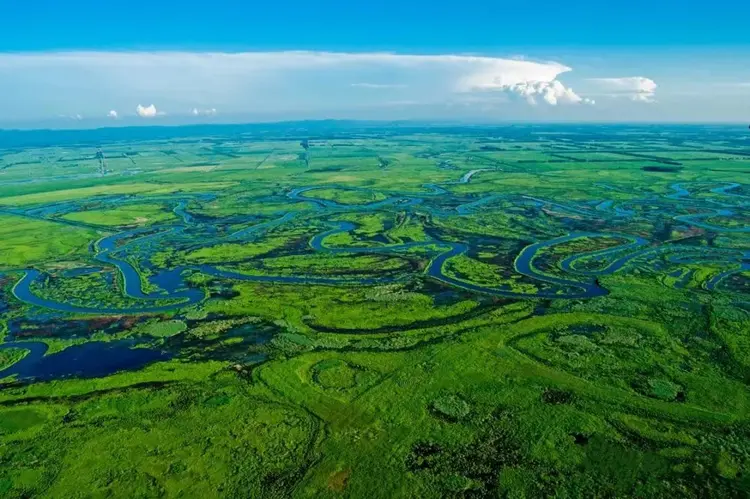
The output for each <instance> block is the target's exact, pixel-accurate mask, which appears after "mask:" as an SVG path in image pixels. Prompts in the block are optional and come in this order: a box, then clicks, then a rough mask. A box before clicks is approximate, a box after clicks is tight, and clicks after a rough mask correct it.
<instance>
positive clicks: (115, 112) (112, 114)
mask: <svg viewBox="0 0 750 499" xmlns="http://www.w3.org/2000/svg"><path fill="white" fill-rule="evenodd" d="M117 117H118V114H117V111H115V110H114V109H113V110H111V111H110V112H108V113H107V118H112V119H113V120H116V119H117Z"/></svg>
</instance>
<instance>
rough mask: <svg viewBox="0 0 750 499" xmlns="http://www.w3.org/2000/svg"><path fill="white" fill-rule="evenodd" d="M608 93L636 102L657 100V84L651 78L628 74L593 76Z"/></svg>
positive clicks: (593, 79)
mask: <svg viewBox="0 0 750 499" xmlns="http://www.w3.org/2000/svg"><path fill="white" fill-rule="evenodd" d="M589 81H591V82H594V83H595V84H596V85H597V86H599V87H600V88H601V89H602V91H604V92H607V95H610V96H614V97H627V98H629V99H630V100H632V101H634V102H648V103H651V102H656V100H655V95H656V88H657V86H658V85H657V84H656V82H655V81H654V80H652V79H651V78H646V77H643V76H628V77H624V78H591V79H590V80H589Z"/></svg>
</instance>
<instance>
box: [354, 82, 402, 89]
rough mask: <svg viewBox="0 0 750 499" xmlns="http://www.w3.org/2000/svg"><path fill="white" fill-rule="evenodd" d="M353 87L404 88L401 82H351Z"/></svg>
mask: <svg viewBox="0 0 750 499" xmlns="http://www.w3.org/2000/svg"><path fill="white" fill-rule="evenodd" d="M351 86H352V87H354V88H371V89H375V90H378V89H388V88H406V85H404V84H402V83H352V84H351Z"/></svg>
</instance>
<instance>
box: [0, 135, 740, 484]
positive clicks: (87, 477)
mask: <svg viewBox="0 0 750 499" xmlns="http://www.w3.org/2000/svg"><path fill="white" fill-rule="evenodd" d="M327 126H329V125H326V124H318V125H315V124H307V125H304V126H303V125H300V126H295V127H284V126H281V125H268V126H267V127H260V128H253V127H248V128H243V127H237V128H232V129H231V131H226V130H224V129H222V128H221V127H217V128H216V131H215V132H212V133H211V135H208V136H202V137H201V136H195V137H194V136H190V134H189V133H187V132H186V131H182V129H179V128H177V129H174V130H172V131H168V130H167V131H160V132H158V133H157V132H153V133H154V134H156V135H158V136H159V137H161V138H158V137H155V138H153V140H144V139H142V138H131V137H130V136H129V135H128V134H129V133H133V132H132V131H130V132H129V131H128V130H127V129H123V130H122V131H120V132H118V133H121V134H122V136H121V137H120V139H119V140H111V139H106V138H100V137H99V136H98V135H97V134H98V132H97V131H89V132H81V133H82V134H83V135H81V136H78V138H77V139H75V140H73V139H70V140H64V139H62V138H61V139H59V140H57V139H56V137H57V136H56V135H55V132H38V133H44V134H50V135H43V136H41V138H40V139H39V140H38V143H39V144H40V145H38V146H34V145H33V144H34V141H33V140H31V139H32V138H33V135H30V136H25V135H23V137H25V138H24V142H23V143H24V144H28V145H26V146H23V147H21V146H17V145H13V144H9V145H7V146H5V145H3V144H4V143H3V142H0V336H2V337H4V340H3V341H4V343H0V345H4V346H0V497H9V498H27V497H51V498H57V497H60V498H63V497H64V498H69V497H81V498H83V497H118V498H119V497H122V498H131V497H230V498H240V497H299V498H304V497H331V498H335V497H367V498H373V497H383V498H391V497H420V498H433V497H434V498H442V497H518V498H523V497H528V498H537V497H689V498H704V497H717V498H718V497H721V498H724V497H747V496H748V494H750V390H749V389H748V383H750V268H749V267H748V265H750V263H749V262H748V255H750V226H749V225H748V220H750V184H748V182H747V175H746V174H747V171H748V167H749V166H750V153H749V152H748V145H750V138H749V136H748V134H747V130H745V129H735V128H732V127H729V126H726V127H723V126H722V127H709V128H705V127H701V126H697V125H696V126H670V127H656V128H654V127H638V126H628V127H617V126H593V125H580V126H578V125H567V126H562V125H560V126H551V125H549V126H547V125H544V126H542V125H538V126H537V125H535V126H520V125H519V126H514V127H510V126H508V127H464V128H462V127H456V128H454V127H437V126H435V127H426V128H419V127H407V126H406V125H404V126H399V127H384V126H375V125H368V126H365V125H362V127H358V126H357V125H351V127H352V128H346V129H338V128H334V129H330V130H329V129H327V128H326V127H327ZM19 133H22V132H19ZM24 133H29V134H33V133H37V132H24ZM170 133H172V134H173V135H174V136H173V137H172V138H168V137H169V134H170ZM139 137H140V136H139ZM165 137H167V138H165ZM51 143H54V144H57V145H56V146H49V145H47V144H51ZM98 148H101V151H102V152H103V155H104V156H105V157H106V162H105V163H104V164H102V162H101V161H100V159H99V157H98V156H97V150H98Z"/></svg>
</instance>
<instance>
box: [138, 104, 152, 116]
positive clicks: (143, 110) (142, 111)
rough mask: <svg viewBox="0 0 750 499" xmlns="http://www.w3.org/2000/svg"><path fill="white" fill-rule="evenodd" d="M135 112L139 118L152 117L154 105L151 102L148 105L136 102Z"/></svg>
mask: <svg viewBox="0 0 750 499" xmlns="http://www.w3.org/2000/svg"><path fill="white" fill-rule="evenodd" d="M135 112H136V114H137V115H138V116H140V117H141V118H153V117H154V116H156V114H157V113H156V106H154V105H153V104H151V105H150V106H148V107H143V106H141V105H140V104H138V107H136V108H135Z"/></svg>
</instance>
